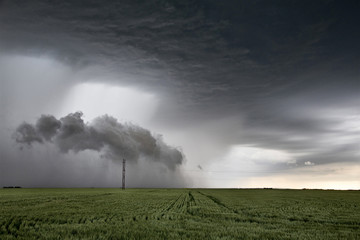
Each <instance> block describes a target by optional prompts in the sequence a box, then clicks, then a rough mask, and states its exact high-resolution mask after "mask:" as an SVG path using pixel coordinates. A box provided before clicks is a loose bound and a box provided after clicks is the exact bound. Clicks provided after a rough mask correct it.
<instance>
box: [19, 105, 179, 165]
mask: <svg viewBox="0 0 360 240" xmlns="http://www.w3.org/2000/svg"><path fill="white" fill-rule="evenodd" d="M82 115H83V114H82V113H81V112H75V113H70V114H68V115H67V116H65V117H63V118H60V119H59V120H58V119H56V118H55V117H54V116H51V115H42V116H41V117H40V118H39V119H38V120H37V122H36V124H35V125H32V124H29V123H26V122H24V123H23V124H21V125H20V126H19V127H18V128H17V129H16V132H15V134H14V137H15V140H16V142H19V143H24V144H27V145H29V146H31V145H32V144H33V143H35V142H37V143H45V142H51V143H53V144H55V145H56V146H57V147H58V148H59V149H60V151H61V152H63V153H67V152H69V151H74V152H79V151H84V150H88V149H89V150H95V151H98V152H100V153H101V154H102V156H104V157H106V158H109V159H112V160H114V161H118V160H122V158H126V159H127V160H130V161H137V160H138V159H139V158H140V157H144V158H146V159H148V160H151V161H159V162H162V163H163V164H165V165H166V166H167V167H168V168H169V169H172V170H174V169H175V167H176V166H177V165H180V164H182V162H183V159H184V157H183V154H182V152H181V151H179V150H178V149H176V148H174V147H171V146H169V145H167V144H166V143H164V141H163V140H162V137H161V136H160V135H153V134H151V132H150V131H149V130H147V129H144V128H142V127H139V126H136V125H134V124H130V123H125V124H121V123H119V122H118V121H117V119H115V118H113V117H111V116H108V115H104V116H101V117H98V118H96V119H95V120H93V121H92V122H91V123H85V122H84V120H83V119H82Z"/></svg>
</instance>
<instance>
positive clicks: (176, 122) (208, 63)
mask: <svg viewBox="0 0 360 240" xmlns="http://www.w3.org/2000/svg"><path fill="white" fill-rule="evenodd" d="M359 7H360V3H359V2H358V1H328V0H321V1H316V2H314V1H307V0H306V1H237V0H236V1H235V0H234V1H232V0H229V1H212V0H208V1H202V0H199V1H187V0H185V1H184V0H171V1H163V0H153V1H136V2H134V1H132V0H124V1H112V0H107V1H101V2H99V1H61V2H56V3H55V2H52V1H45V0H35V1H31V2H29V1H21V0H5V1H1V8H0V34H1V36H2V40H1V41H0V50H1V52H3V53H4V54H8V55H10V56H11V55H16V54H18V55H27V56H40V57H41V56H47V57H49V56H50V58H53V59H56V60H57V61H60V62H62V63H64V64H65V65H66V66H70V68H71V69H72V70H74V72H76V71H79V70H84V69H85V70H86V71H88V72H87V74H85V75H84V76H82V78H81V80H78V79H76V78H74V79H70V78H67V77H65V78H64V82H65V81H66V82H67V84H68V85H69V86H71V85H74V84H77V83H79V82H81V81H102V82H106V83H109V84H114V85H129V86H132V87H139V88H142V89H145V90H147V91H150V92H154V93H156V94H157V96H159V98H160V100H161V101H160V107H159V109H158V112H157V113H156V114H155V117H154V119H153V124H154V125H155V126H157V127H158V128H159V129H166V130H169V131H170V132H171V131H173V132H176V131H179V132H183V133H184V134H188V135H187V136H188V137H187V138H186V139H190V140H186V141H183V142H184V145H187V146H186V148H187V149H193V150H192V151H193V153H192V159H193V161H197V162H196V163H194V164H193V166H194V168H196V166H198V165H199V164H200V165H201V166H202V167H203V168H204V169H206V163H207V161H217V160H215V158H217V159H218V158H220V157H221V154H224V152H226V151H227V149H228V148H229V146H231V145H237V144H239V145H251V146H256V147H259V148H266V149H275V150H280V151H284V152H287V153H290V154H299V155H298V156H297V157H296V160H297V162H298V163H299V165H303V163H305V162H308V161H310V162H312V163H316V164H326V163H332V162H343V161H348V162H356V161H359V155H358V153H357V151H356V149H358V148H359V144H358V143H359V140H360V137H359V131H358V129H357V128H356V127H354V125H356V124H358V122H359V121H358V120H356V119H359V118H358V116H359V112H358V110H357V109H358V106H359V104H360V100H359V97H358V93H359V90H360V81H359V78H360V54H359V53H360V49H359V47H360V45H359V44H358V42H360V32H359V31H358V26H359V25H360V16H359V14H358V12H357V9H359ZM0 67H1V66H0ZM85 70H84V71H85ZM86 71H85V72H86ZM89 76H91V77H89ZM93 76H95V77H94V78H95V79H101V80H92V78H93ZM5 77H6V76H5ZM69 79H70V80H69ZM89 79H90V80H89ZM110 79H111V80H110ZM23 82H25V81H21V84H22V83H23ZM12 84H13V83H10V81H9V83H7V85H8V86H4V88H2V89H1V90H2V91H4V93H2V94H1V95H2V96H0V97H1V100H2V101H1V102H5V103H7V99H10V98H11V96H8V97H4V96H7V95H8V93H7V92H9V93H11V89H12V86H13V85H12ZM25 85H26V84H25ZM6 89H10V90H9V91H7V90H6ZM1 90H0V91H1ZM10 95H11V94H10ZM19 95H21V94H19ZM19 98H21V96H19ZM14 101H15V100H14ZM10 106H11V103H7V105H6V106H4V105H2V104H1V103H0V107H1V108H3V109H6V111H5V110H4V111H2V114H3V113H4V112H10V111H14V110H13V109H14V108H12V107H10ZM19 111H22V110H19ZM29 111H30V110H29ZM4 115H5V118H6V115H7V114H4ZM22 119H23V118H21V120H22ZM351 119H352V120H351ZM354 119H355V120H354ZM8 121H9V122H11V121H13V119H11V120H8ZM48 121H49V122H47V123H46V124H45V123H44V125H42V124H39V125H37V124H36V125H23V128H22V129H21V131H23V139H22V141H25V142H26V141H31V142H34V141H35V142H47V141H49V140H51V141H53V142H54V143H56V144H58V145H59V147H60V149H61V150H62V151H67V150H68V149H70V148H74V149H73V150H79V149H80V148H81V147H83V146H78V147H77V146H72V145H71V146H70V145H67V144H66V142H62V138H66V137H65V136H66V134H65V133H64V134H65V135H58V132H56V134H55V135H54V132H52V131H51V129H52V130H54V129H56V128H57V124H58V122H57V121H60V122H61V120H56V119H52V120H51V119H48ZM92 124H95V125H97V124H98V125H101V124H100V123H95V122H94V123H92ZM48 125H51V127H49V129H47V126H48ZM86 126H87V125H86ZM7 127H8V126H7ZM104 127H105V126H104ZM106 127H109V126H106ZM39 129H44V130H39ZM85 129H86V131H85V130H84V131H83V130H81V131H83V133H82V134H83V135H81V136H87V137H89V136H93V135H94V136H93V137H94V139H97V141H99V142H96V143H93V142H88V141H84V142H83V143H84V144H86V147H88V148H90V149H95V150H96V148H97V147H99V146H102V145H104V146H105V145H106V146H110V145H111V146H112V144H113V143H112V142H111V141H110V140H106V141H105V140H104V137H103V135H101V134H103V133H102V132H101V131H100V133H101V134H100V135H97V134H99V129H96V128H95V127H94V126H92V125H89V126H87V127H86V128H85ZM90 129H92V130H90ZM40 132H46V133H41V134H40ZM19 133H20V132H19ZM193 139H197V141H196V144H194V143H193V142H192V140H193ZM136 141H137V140H136ZM130 145H131V144H130ZM194 145H201V146H200V148H201V149H203V150H202V151H200V150H199V146H194ZM106 148H107V147H104V149H106ZM144 148H145V149H146V147H144ZM114 151H115V150H114V149H109V152H110V153H113V152H114ZM144 151H145V150H144ZM132 154H133V153H132V152H130V153H129V155H130V156H131V155H132ZM110 155H111V154H110ZM160 155H161V154H160ZM187 156H188V154H187ZM212 156H216V157H214V159H211V157H212ZM134 158H136V157H134ZM209 159H210V160H209ZM175 162H176V161H175ZM281 167H287V166H285V165H284V166H281Z"/></svg>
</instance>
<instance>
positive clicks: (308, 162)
mask: <svg viewBox="0 0 360 240" xmlns="http://www.w3.org/2000/svg"><path fill="white" fill-rule="evenodd" d="M304 164H305V165H306V166H313V165H315V163H313V162H310V161H306V162H304Z"/></svg>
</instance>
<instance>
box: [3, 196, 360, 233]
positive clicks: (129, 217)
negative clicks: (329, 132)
mask: <svg viewBox="0 0 360 240" xmlns="http://www.w3.org/2000/svg"><path fill="white" fill-rule="evenodd" d="M359 203H360V191H321V190H270V189H268V190H262V189H261V190H260V189H259V190H255V189H253V190H251V189H249V190H244V189H241V190H235V189H232V190H225V189H127V190H125V191H122V190H121V189H1V190H0V239H15V238H16V239H312V240H314V239H360V204H359Z"/></svg>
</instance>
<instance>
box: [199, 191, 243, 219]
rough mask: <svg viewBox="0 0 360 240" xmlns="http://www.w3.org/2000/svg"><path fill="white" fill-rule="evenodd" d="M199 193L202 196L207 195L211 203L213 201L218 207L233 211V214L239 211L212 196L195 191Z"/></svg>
mask: <svg viewBox="0 0 360 240" xmlns="http://www.w3.org/2000/svg"><path fill="white" fill-rule="evenodd" d="M197 192H198V193H199V194H201V195H203V196H204V197H207V198H208V199H210V200H211V201H212V202H213V203H215V204H216V205H217V206H219V207H220V208H225V209H227V210H228V211H229V212H230V213H235V214H239V212H238V211H237V210H234V209H232V208H230V207H228V206H226V205H225V204H224V203H223V202H221V201H220V200H219V199H217V198H216V197H214V196H211V195H207V194H205V193H202V192H200V191H197Z"/></svg>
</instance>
